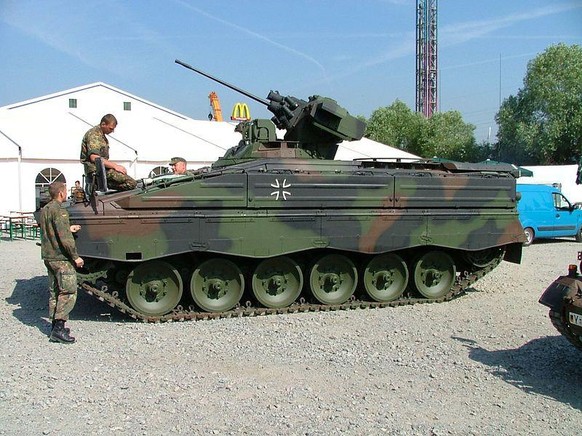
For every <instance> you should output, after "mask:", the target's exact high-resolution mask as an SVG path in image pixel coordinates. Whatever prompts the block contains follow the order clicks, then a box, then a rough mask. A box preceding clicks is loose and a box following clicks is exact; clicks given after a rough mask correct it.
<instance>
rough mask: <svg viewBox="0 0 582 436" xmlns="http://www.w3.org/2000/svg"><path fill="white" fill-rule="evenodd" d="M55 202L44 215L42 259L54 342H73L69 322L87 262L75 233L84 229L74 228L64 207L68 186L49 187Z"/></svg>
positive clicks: (77, 226) (43, 210) (56, 184)
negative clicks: (81, 271) (79, 271)
mask: <svg viewBox="0 0 582 436" xmlns="http://www.w3.org/2000/svg"><path fill="white" fill-rule="evenodd" d="M49 193H50V196H51V201H50V202H49V203H48V204H47V205H46V206H45V207H43V208H42V210H41V212H40V222H39V225H40V228H41V235H42V236H41V257H42V259H43V260H44V264H45V266H46V269H47V272H48V281H49V319H50V320H51V321H52V330H51V334H50V338H49V340H50V341H51V342H60V343H72V342H75V338H74V337H72V336H70V335H69V329H68V328H65V322H66V321H67V320H68V319H69V313H70V312H71V310H73V307H74V306H75V301H76V300H77V272H76V271H75V268H82V267H83V264H84V262H83V259H82V258H81V257H79V255H78V254H77V248H76V246H75V239H74V238H73V233H74V232H78V231H79V230H80V229H81V226H79V225H74V226H71V225H70V223H69V213H68V212H67V209H66V208H64V207H63V206H62V203H63V201H65V200H66V198H67V187H66V185H65V184H64V183H62V182H53V183H52V184H51V185H50V186H49Z"/></svg>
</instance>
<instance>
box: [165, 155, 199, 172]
mask: <svg viewBox="0 0 582 436" xmlns="http://www.w3.org/2000/svg"><path fill="white" fill-rule="evenodd" d="M170 167H171V168H172V172H173V173H174V174H176V175H179V176H192V175H194V173H193V172H192V171H189V170H188V169H187V168H186V159H184V158H183V157H173V158H172V159H171V160H170Z"/></svg>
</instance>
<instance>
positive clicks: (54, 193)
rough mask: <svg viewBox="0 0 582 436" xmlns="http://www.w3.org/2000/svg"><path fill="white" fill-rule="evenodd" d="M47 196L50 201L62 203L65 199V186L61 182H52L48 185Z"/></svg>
mask: <svg viewBox="0 0 582 436" xmlns="http://www.w3.org/2000/svg"><path fill="white" fill-rule="evenodd" d="M49 194H50V196H51V200H57V201H59V202H62V201H64V200H65V199H66V198H67V185H66V184H64V183H63V182H52V183H51V184H50V185H49Z"/></svg>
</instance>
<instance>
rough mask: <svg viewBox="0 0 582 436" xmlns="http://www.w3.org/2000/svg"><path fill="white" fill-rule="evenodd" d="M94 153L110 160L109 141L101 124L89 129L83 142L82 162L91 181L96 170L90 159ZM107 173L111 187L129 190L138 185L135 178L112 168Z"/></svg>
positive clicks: (118, 189)
mask: <svg viewBox="0 0 582 436" xmlns="http://www.w3.org/2000/svg"><path fill="white" fill-rule="evenodd" d="M92 154H97V155H99V156H101V157H104V158H105V159H107V160H109V141H108V140H107V136H105V135H104V134H103V132H102V131H101V127H100V126H95V127H92V128H91V129H89V130H88V131H87V133H85V136H83V141H82V142H81V163H82V164H83V165H84V166H85V174H86V175H87V177H88V179H89V183H91V181H92V178H93V175H94V174H95V170H96V168H95V164H94V163H93V162H91V160H90V159H89V156H91V155H92ZM106 175H107V185H108V187H109V188H111V189H115V190H117V191H128V190H131V189H135V187H136V186H137V182H136V181H135V180H134V179H133V178H131V177H130V176H128V175H126V174H122V173H120V172H119V171H115V170H113V169H111V168H108V169H107V171H106Z"/></svg>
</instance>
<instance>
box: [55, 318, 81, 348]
mask: <svg viewBox="0 0 582 436" xmlns="http://www.w3.org/2000/svg"><path fill="white" fill-rule="evenodd" d="M67 330H68V329H65V321H63V320H62V319H56V320H55V326H54V327H53V330H52V332H51V336H50V338H49V341H51V342H60V343H62V344H72V343H73V342H75V338H74V337H72V336H70V335H69V332H68V331H67Z"/></svg>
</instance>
